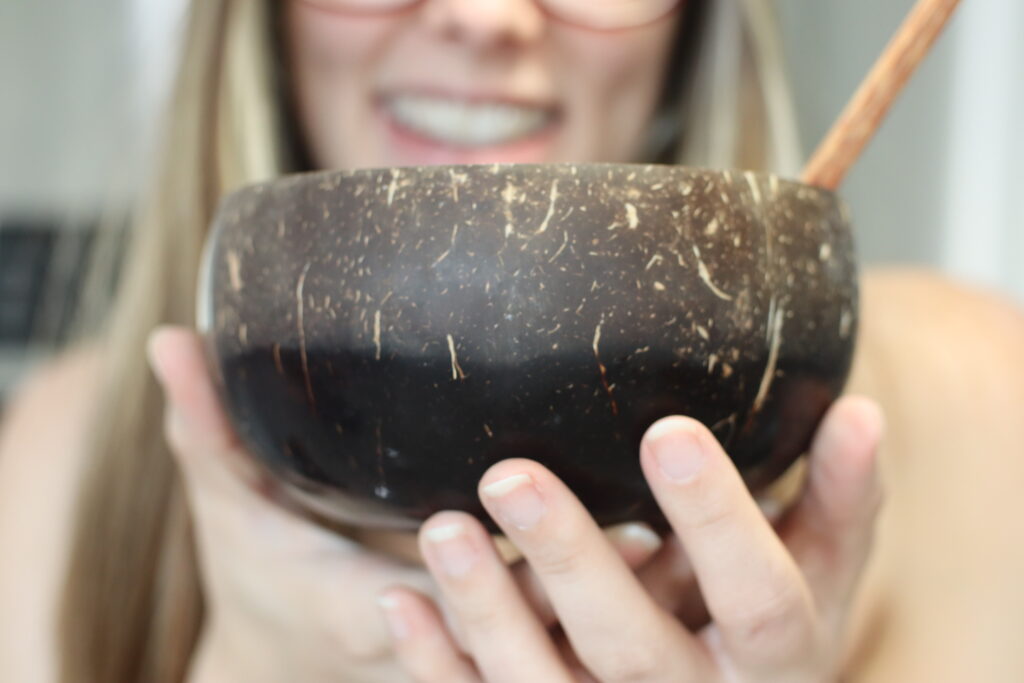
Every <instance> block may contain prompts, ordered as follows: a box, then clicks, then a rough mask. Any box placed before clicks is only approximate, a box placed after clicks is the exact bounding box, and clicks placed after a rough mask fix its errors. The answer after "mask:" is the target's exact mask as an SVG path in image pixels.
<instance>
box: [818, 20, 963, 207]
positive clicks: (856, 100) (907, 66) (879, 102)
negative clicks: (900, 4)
mask: <svg viewBox="0 0 1024 683" xmlns="http://www.w3.org/2000/svg"><path fill="white" fill-rule="evenodd" d="M959 3H960V0H918V3H917V4H916V5H915V6H914V8H913V9H912V10H911V11H910V14H908V15H907V18H906V19H905V20H904V21H903V25H902V26H900V28H899V30H898V31H897V32H896V35H894V36H893V38H892V40H890V41H889V45H888V46H886V48H885V50H884V51H883V52H882V54H881V56H879V58H878V61H876V62H875V65H874V66H873V67H872V68H871V71H870V72H869V73H868V75H867V77H866V78H865V79H864V81H863V83H861V85H860V87H859V88H858V89H857V92H856V93H854V95H853V98H852V99H851V100H850V102H849V103H848V104H847V105H846V109H844V110H843V113H842V114H840V116H839V118H838V119H837V120H836V122H835V123H834V124H832V129H831V130H829V132H828V134H827V135H826V136H825V139H824V140H822V142H821V144H820V145H818V149H816V150H815V152H814V154H813V155H812V156H811V159H810V161H808V162H807V165H806V166H805V167H804V172H803V181H804V182H805V183H807V184H809V185H816V186H818V187H823V188H827V189H830V190H834V189H836V188H837V187H838V186H839V183H840V182H842V180H843V176H845V175H846V172H847V171H848V170H849V169H850V167H851V166H853V164H854V162H855V161H857V157H859V156H860V153H861V151H862V150H863V149H864V146H865V145H866V144H867V143H868V140H870V139H871V137H872V136H873V135H874V134H875V131H876V130H878V127H879V125H880V124H881V123H882V119H883V118H884V117H885V114H886V112H887V111H888V110H889V107H890V105H892V103H893V101H894V100H895V99H896V96H897V95H898V94H899V92H900V90H902V89H903V86H904V85H905V84H906V82H907V80H908V79H909V78H910V76H911V74H913V73H914V69H916V68H917V65H918V64H919V63H920V62H921V60H922V59H923V58H924V56H925V55H926V54H928V50H929V49H930V48H931V46H932V43H934V42H935V39H936V38H938V36H939V34H940V33H941V32H942V29H943V27H944V26H945V25H946V22H947V21H948V20H949V17H950V15H952V14H953V10H955V9H956V6H957V5H958V4H959Z"/></svg>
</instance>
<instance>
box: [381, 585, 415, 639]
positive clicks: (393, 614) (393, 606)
mask: <svg viewBox="0 0 1024 683" xmlns="http://www.w3.org/2000/svg"><path fill="white" fill-rule="evenodd" d="M377 604H378V605H380V608H381V610H382V611H383V612H384V621H385V622H386V623H387V625H388V630H389V631H391V637H392V638H394V639H395V640H405V639H406V638H408V637H409V624H408V623H407V622H406V620H405V617H404V616H403V615H402V611H401V605H399V603H398V600H396V599H395V598H394V597H392V596H390V595H380V596H378V597H377Z"/></svg>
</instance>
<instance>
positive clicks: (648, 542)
mask: <svg viewBox="0 0 1024 683" xmlns="http://www.w3.org/2000/svg"><path fill="white" fill-rule="evenodd" d="M608 536H609V537H610V538H611V539H612V541H614V542H617V543H622V544H625V543H628V544H629V545H631V546H633V547H634V548H638V549H640V550H643V551H644V552H648V553H653V552H654V551H655V550H657V549H658V548H660V547H661V536H659V535H658V534H656V533H654V531H653V530H652V529H651V527H649V526H647V525H646V524H641V523H639V522H629V523H628V524H620V525H619V526H617V527H613V528H612V529H609V530H608Z"/></svg>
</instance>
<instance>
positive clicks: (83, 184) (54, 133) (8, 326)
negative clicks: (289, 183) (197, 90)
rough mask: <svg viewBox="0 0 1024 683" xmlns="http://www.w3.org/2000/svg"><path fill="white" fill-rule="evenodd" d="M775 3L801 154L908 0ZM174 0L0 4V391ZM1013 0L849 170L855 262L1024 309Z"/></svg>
mask: <svg viewBox="0 0 1024 683" xmlns="http://www.w3.org/2000/svg"><path fill="white" fill-rule="evenodd" d="M765 1H767V2H774V4H775V5H776V6H777V8H778V11H779V15H780V20H781V25H782V29H783V34H784V36H783V37H784V41H785V45H786V50H787V58H788V61H789V65H790V73H791V77H792V85H793V90H794V95H795V99H796V105H797V112H798V117H799V123H800V126H801V131H802V137H803V144H804V148H805V151H807V152H809V151H810V150H812V149H813V147H814V146H815V144H816V143H817V141H818V140H819V139H820V138H821V136H822V135H823V134H824V132H825V131H826V129H827V128H828V126H829V125H830V124H831V122H832V121H833V119H834V118H835V117H836V115H837V114H838V113H839V111H840V109H841V108H842V106H843V104H844V103H845V101H846V100H847V98H848V97H849V96H850V94H851V92H852V91H853V89H854V88H855V87H856V85H857V84H858V82H859V81H860V79H861V78H862V76H863V75H864V74H865V72H866V71H867V69H868V68H869V67H870V65H871V63H872V62H873V61H874V58H875V57H876V56H877V54H878V52H879V51H880V50H881V49H882V47H883V46H884V45H885V43H886V42H887V41H888V38H889V36H890V35H891V33H892V32H893V30H894V29H895V28H896V26H897V25H898V24H899V23H900V21H901V20H902V18H903V16H904V15H905V14H906V12H907V11H908V10H909V8H910V7H911V5H912V4H913V1H912V0H861V1H860V2H856V3H854V2H847V1H846V0H765ZM184 4H185V3H184V2H183V0H90V2H88V3H84V2H74V1H73V0H0V103H2V105H0V402H2V398H3V395H4V393H5V392H7V391H9V389H10V387H11V385H12V383H13V382H14V381H16V379H17V378H18V377H19V376H21V375H22V374H23V373H24V372H25V371H27V370H28V369H29V368H30V367H31V366H32V364H33V363H36V362H39V360H41V359H42V358H44V357H45V355H46V353H47V350H48V345H47V343H46V340H48V339H54V338H56V337H59V336H60V334H61V333H62V332H63V331H64V330H65V329H66V325H67V320H68V310H67V309H68V306H67V302H68V300H69V297H68V294H69V293H71V292H74V291H76V290H77V288H78V287H79V286H80V277H81V253H82V250H83V249H84V248H85V247H86V246H87V245H88V244H89V241H90V239H91V238H92V234H93V231H94V230H95V228H96V225H97V223H98V222H99V221H100V220H101V219H102V217H103V216H104V214H105V212H108V211H110V210H113V211H115V212H116V211H118V210H121V209H123V208H125V207H126V206H127V205H128V204H129V202H130V200H131V197H132V193H133V191H134V190H135V187H136V182H137V180H138V179H139V178H140V177H141V176H142V175H143V169H144V168H145V163H146V159H147V157H148V154H149V150H150V149H151V148H152V143H153V126H154V122H155V118H156V114H157V112H158V111H159V109H160V106H161V104H162V102H163V98H164V93H165V89H166V86H167V83H168V79H169V77H170V75H171V72H172V71H173V64H174V56H175V48H176V44H177V43H176V41H177V39H178V37H179V35H180V25H181V15H182V9H183V7H184ZM1021 26H1024V2H1021V1H1020V0H964V2H963V4H962V6H961V8H960V10H959V11H958V14H957V16H955V17H954V19H953V21H952V23H951V25H950V28H949V30H948V32H947V33H946V34H945V35H944V36H943V37H942V38H941V40H940V43H939V44H938V46H937V47H936V49H935V51H934V52H933V53H932V54H931V56H930V57H929V58H928V60H927V61H926V63H925V64H924V66H923V67H922V68H921V70H920V71H919V72H918V74H917V76H916V77H915V78H914V80H913V81H912V82H911V84H910V85H909V87H908V88H907V90H906V92H905V93H904V95H903V96H902V98H901V99H900V101H899V102H897V104H896V106H895V107H894V109H893V111H892V113H891V114H890V116H889V119H888V120H887V122H886V123H885V125H884V126H883V128H882V130H881V132H880V134H879V136H878V137H877V138H876V139H875V141H874V142H873V143H872V144H871V146H870V147H869V149H868V150H867V152H866V154H865V155H864V157H863V158H862V159H861V161H860V162H859V163H858V165H857V166H856V168H855V169H854V171H853V173H852V175H851V176H850V177H849V178H848V179H847V181H846V183H845V186H844V190H843V194H844V196H845V198H846V199H847V201H848V202H849V204H850V205H851V208H852V210H853V214H854V220H855V224H856V229H857V236H858V240H859V249H860V255H861V259H862V262H863V263H864V264H865V265H866V266H871V265H877V264H886V263H913V264H924V265H928V266H931V267H934V268H938V269H940V270H942V271H944V272H947V273H949V274H951V275H954V276H956V277H959V278H962V279H964V280H966V281H970V282H973V283H977V284H979V285H982V286H985V287H989V288H993V289H996V290H999V291H1001V292H1003V293H1004V294H1005V295H1006V296H1008V297H1011V298H1015V299H1016V300H1017V301H1019V302H1021V303H1024V208H1022V206H1024V204H1022V202H1021V197H1022V195H1024V170H1022V164H1021V163H1020V161H1021V160H1022V159H1024V135H1022V134H1021V123H1020V122H1021V121H1022V120H1024V116H1022V114H1024V41H1021V40H1020V30H1021Z"/></svg>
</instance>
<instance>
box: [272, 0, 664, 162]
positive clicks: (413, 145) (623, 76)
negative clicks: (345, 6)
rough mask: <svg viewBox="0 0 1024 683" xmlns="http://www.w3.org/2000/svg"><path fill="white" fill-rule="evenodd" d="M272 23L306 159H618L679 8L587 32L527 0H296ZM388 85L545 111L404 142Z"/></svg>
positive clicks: (625, 154) (648, 103) (648, 105)
mask: <svg viewBox="0 0 1024 683" xmlns="http://www.w3.org/2000/svg"><path fill="white" fill-rule="evenodd" d="M662 4H663V3H662ZM285 20H286V21H287V32H288V37H289V40H288V43H289V45H290V49H289V59H290V61H291V66H292V74H293V81H294V85H295V93H296V99H297V104H298V108H299V115H300V119H301V122H302V126H303V130H304V131H305V134H306V139H307V141H308V143H309V146H310V149H311V150H312V153H313V156H314V159H315V161H316V163H317V164H319V165H320V166H322V167H324V168H344V167H374V166H385V165H415V164H440V163H473V162H481V163H490V162H494V161H521V162H541V161H545V162H557V161H574V162H584V161H629V160H631V159H632V158H633V157H634V155H635V154H636V150H637V148H638V146H639V144H640V141H641V140H642V136H643V132H644V128H645V126H646V123H647V120H648V118H649V117H650V114H651V112H652V111H653V110H654V106H655V104H656V102H657V98H658V96H659V95H660V89H661V85H662V79H663V76H664V64H665V61H666V56H667V54H668V49H669V44H670V41H671V40H672V37H673V36H674V34H675V30H676V23H677V21H678V13H672V14H669V15H667V16H665V17H663V18H662V19H660V20H658V21H654V22H651V23H648V24H647V25H645V26H640V27H637V28H631V29H624V30H617V31H594V30H588V29H584V28H580V27H578V26H575V25H572V24H569V23H566V22H563V21H559V20H556V19H553V18H552V17H550V16H548V15H547V14H545V13H544V12H543V11H542V10H541V9H540V8H539V7H538V5H537V4H535V3H534V2H533V0H499V1H493V2H474V1H471V0H430V1H428V2H425V3H421V4H420V5H417V6H415V7H414V8H412V9H409V10H407V11H399V12H396V13H392V14H382V15H370V16H355V15H352V14H345V13H338V12H328V11H324V10H323V9H322V8H320V6H319V5H317V4H316V3H310V2H303V1H301V0H295V1H292V2H289V3H288V5H287V9H286V13H285ZM394 93H427V94H443V95H450V96H452V97H454V98H456V99H467V100H470V101H498V102H500V101H508V102H513V103H524V104H531V105H537V106H540V107H545V108H548V109H550V110H552V111H553V112H554V113H555V118H556V120H555V121H554V123H553V124H552V125H551V126H550V127H549V128H548V129H546V130H544V131H542V132H541V133H540V134H539V135H536V136H533V137H532V138H531V139H529V140H526V141H520V142H518V143H515V144H508V145H499V146H492V147H483V148H468V147H456V146H451V145H444V144H439V143H437V142H433V143H431V142H429V141H424V140H419V141H417V142H410V141H409V140H408V139H406V138H404V137H403V136H401V135H396V134H395V133H394V131H393V129H392V128H391V127H390V126H389V124H388V122H387V117H386V116H385V115H383V114H382V111H381V109H380V107H379V101H380V97H381V96H384V95H389V94H394Z"/></svg>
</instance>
